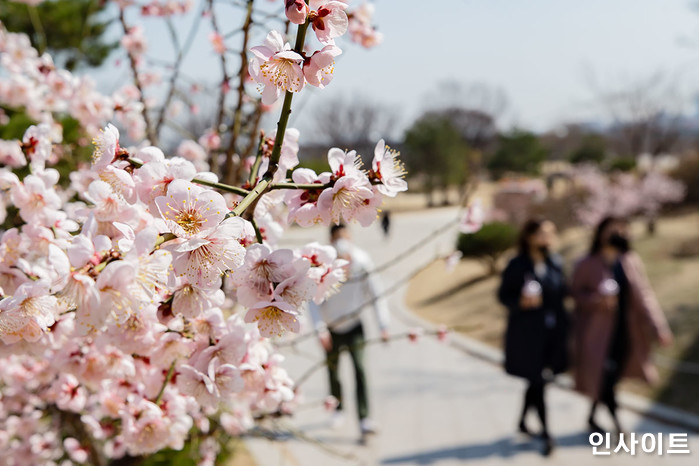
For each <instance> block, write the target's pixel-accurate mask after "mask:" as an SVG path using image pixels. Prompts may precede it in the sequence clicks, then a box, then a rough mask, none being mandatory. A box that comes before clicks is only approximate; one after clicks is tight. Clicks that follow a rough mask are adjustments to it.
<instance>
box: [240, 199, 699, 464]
mask: <svg viewBox="0 0 699 466" xmlns="http://www.w3.org/2000/svg"><path fill="white" fill-rule="evenodd" d="M455 215H456V211H455V210H454V209H435V210H430V211H426V212H417V213H406V214H400V215H398V214H396V215H394V216H393V219H392V220H393V222H392V231H391V237H390V238H389V239H384V238H383V234H382V232H381V230H380V228H379V226H378V225H373V226H372V227H370V228H367V229H361V228H353V229H352V232H353V235H354V238H355V242H356V243H357V244H359V245H360V246H361V247H362V248H364V249H366V250H367V251H369V252H370V253H371V254H372V256H373V257H374V260H375V262H376V264H377V265H380V264H382V263H384V262H385V261H387V260H389V259H391V258H392V257H394V256H395V255H396V254H398V253H399V252H401V251H404V250H405V249H407V248H410V247H411V246H413V245H415V244H416V243H417V242H418V241H419V240H421V239H422V238H424V237H426V236H428V235H429V233H430V232H431V231H433V230H435V229H436V228H438V227H440V226H442V225H444V224H446V223H447V222H449V221H450V220H452V219H454V217H455ZM454 237H455V228H452V229H451V230H450V231H447V232H446V233H444V234H442V235H440V236H439V237H438V238H436V239H435V240H433V241H430V242H429V243H428V244H425V245H424V246H422V247H421V248H419V249H416V250H415V252H414V253H413V254H411V255H410V256H409V257H407V258H406V259H405V260H403V261H401V262H399V263H397V264H395V265H394V266H392V267H390V268H387V269H386V270H384V271H382V273H381V276H382V279H383V282H384V288H391V287H392V286H393V285H394V284H396V283H400V282H401V280H402V279H403V277H406V276H408V275H409V274H410V273H411V272H412V271H414V270H416V269H418V268H420V267H421V266H423V265H425V264H427V263H429V262H431V261H432V260H433V259H434V258H435V257H436V255H438V254H445V253H448V252H450V251H451V250H452V249H453V244H454ZM313 240H317V241H321V242H326V241H327V232H326V230H325V229H320V228H313V229H293V230H291V231H290V232H289V235H288V238H287V239H286V241H287V242H288V244H293V245H296V244H302V243H305V242H307V241H313ZM404 291H405V288H404V287H402V288H400V289H398V290H397V291H396V292H394V293H392V294H391V295H390V298H389V304H390V307H391V311H392V315H393V319H392V327H391V332H392V333H396V334H397V333H404V332H406V331H407V330H408V329H410V328H411V327H413V326H414V325H415V324H416V322H417V321H416V318H415V317H413V316H412V315H411V314H410V313H409V312H408V311H407V310H406V309H405V307H404V305H403V294H404ZM467 305H468V303H464V306H467ZM364 321H365V323H366V324H367V325H366V327H367V329H368V334H369V337H370V338H371V337H372V336H376V334H377V331H376V323H375V321H374V319H373V316H372V315H366V316H365V318H364ZM308 329H309V325H308V324H307V323H306V327H305V329H304V330H302V332H303V331H307V330H308ZM450 339H451V344H450V343H443V342H439V341H437V340H436V338H434V337H424V338H421V339H420V340H419V341H418V342H417V343H411V342H408V341H406V340H400V341H393V342H391V343H389V344H388V345H383V344H378V345H372V346H370V347H368V348H367V353H366V357H367V366H368V367H367V370H368V378H369V383H370V392H371V410H372V417H373V418H374V419H375V420H376V421H377V423H378V424H379V426H380V433H379V434H378V435H376V436H374V437H373V439H372V440H371V441H370V442H369V443H368V444H367V445H360V444H359V443H358V438H359V428H358V423H357V421H356V419H355V418H356V415H355V411H354V403H353V401H354V400H353V397H352V396H351V395H353V394H354V387H353V386H352V385H353V384H352V381H353V377H352V372H351V361H350V360H349V356H348V355H346V354H345V355H343V358H342V359H341V362H340V365H341V372H342V377H343V380H344V381H345V382H344V385H343V388H344V390H345V391H346V392H345V393H346V395H345V398H346V405H347V406H346V413H347V414H348V422H346V424H345V426H344V427H343V428H341V429H338V430H331V429H330V428H329V426H328V419H329V416H328V413H327V411H325V410H324V409H323V407H322V401H323V400H324V398H325V397H326V395H327V381H326V373H325V371H324V369H321V370H319V371H317V372H315V373H314V374H313V375H312V376H311V377H310V378H309V379H308V380H307V381H305V383H304V384H303V385H302V395H303V400H302V401H301V405H300V406H299V409H298V412H297V413H296V414H295V415H294V417H293V418H290V419H283V420H280V421H278V423H277V426H276V427H277V428H278V429H279V432H280V434H282V435H280V437H281V439H280V440H277V441H269V440H266V439H262V438H250V439H248V440H247V441H246V444H247V446H248V448H249V449H250V451H251V452H252V454H253V456H254V457H255V458H256V460H257V462H258V465H260V466H297V465H301V466H334V465H444V466H447V465H461V464H489V465H490V464H523V465H525V464H556V465H566V466H567V465H574V464H580V465H587V464H592V463H596V462H607V463H605V464H609V462H613V463H614V464H620V465H624V464H632V462H633V464H635V465H646V464H672V465H675V464H697V459H696V458H697V457H698V456H699V452H695V451H694V450H697V449H699V436H697V435H691V434H690V439H689V446H690V450H692V453H691V454H689V455H663V456H657V454H647V453H643V452H641V451H640V448H639V451H638V452H637V453H636V455H635V456H633V457H632V456H631V455H630V454H628V453H624V454H616V455H615V454H612V455H611V456H607V457H600V456H593V455H592V452H591V447H590V445H589V444H588V436H587V433H586V432H585V431H584V430H583V429H584V426H585V419H586V415H587V409H588V403H587V401H586V400H585V399H584V398H582V397H581V396H579V395H577V394H576V393H573V392H571V391H570V390H565V389H561V388H557V387H550V388H549V389H548V392H547V399H548V406H549V423H550V430H551V432H552V434H553V435H554V436H555V438H556V442H557V449H556V450H555V452H554V454H553V455H552V456H551V457H550V458H546V459H544V458H542V457H541V456H540V454H539V450H540V448H541V445H540V443H538V442H537V441H535V440H534V441H532V440H527V439H526V438H523V437H521V436H519V435H518V434H516V433H515V426H516V420H517V417H518V414H519V411H520V408H521V397H522V393H523V387H524V384H523V383H522V382H521V381H520V380H519V379H516V378H512V377H508V376H507V375H505V374H504V373H503V371H502V369H501V368H500V367H498V366H497V365H494V364H493V363H492V362H487V361H485V360H483V359H481V358H478V357H474V356H473V355H472V354H470V353H469V352H468V351H464V350H463V348H462V347H463V346H464V345H466V346H468V347H473V345H474V343H473V342H472V341H469V340H468V339H465V338H462V337H460V336H458V335H453V336H450ZM459 342H462V343H464V345H460V344H457V343H459ZM475 345H477V343H475ZM485 351H488V350H485ZM491 351H492V350H491ZM283 353H284V354H285V355H286V357H287V360H286V361H285V367H287V368H288V370H289V371H290V373H291V374H292V376H293V377H295V378H297V377H299V376H300V375H301V374H303V373H305V372H306V371H307V370H308V368H309V367H311V366H312V365H313V364H315V363H317V361H319V360H321V358H322V351H321V349H320V346H319V345H318V343H317V341H315V339H307V340H305V341H303V342H302V343H300V344H298V345H297V346H295V347H293V348H290V347H289V348H285V349H284V351H283ZM532 416H533V413H532ZM621 419H622V421H623V422H624V425H625V426H627V427H626V428H627V429H629V430H631V431H633V432H637V433H645V432H652V433H659V432H662V433H664V434H666V435H667V434H668V433H670V432H685V431H683V429H682V428H679V427H673V426H669V425H665V424H661V423H658V422H655V421H652V420H650V419H647V418H644V417H642V416H639V415H637V414H635V413H633V412H630V411H626V410H623V411H622V412H621ZM602 420H603V421H606V419H604V418H602ZM535 422H536V419H535V418H534V417H532V418H531V419H530V425H531V426H536V425H537V424H535ZM290 431H294V432H296V434H297V435H295V436H291V435H290V436H284V435H283V433H284V432H290ZM299 437H303V438H302V439H301V438H299Z"/></svg>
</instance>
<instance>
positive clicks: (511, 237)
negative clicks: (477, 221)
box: [456, 222, 517, 274]
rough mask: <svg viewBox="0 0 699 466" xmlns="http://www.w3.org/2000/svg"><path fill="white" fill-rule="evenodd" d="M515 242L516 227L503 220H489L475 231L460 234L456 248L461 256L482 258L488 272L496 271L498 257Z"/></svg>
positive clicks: (493, 272)
mask: <svg viewBox="0 0 699 466" xmlns="http://www.w3.org/2000/svg"><path fill="white" fill-rule="evenodd" d="M516 242H517V229H516V228H515V227H514V226H512V225H510V224H509V223H505V222H491V223H486V224H485V225H483V228H481V229H480V230H478V231H477V232H475V233H468V234H464V233H462V234H460V235H459V238H458V240H457V243H456V248H457V249H458V250H459V251H461V254H463V257H470V258H474V259H479V260H482V261H483V262H485V263H486V265H487V266H488V272H489V273H490V274H495V273H497V271H498V269H497V263H498V259H499V258H500V256H502V254H503V253H504V252H506V251H507V250H508V249H510V248H512V247H513V246H514V245H515V244H516Z"/></svg>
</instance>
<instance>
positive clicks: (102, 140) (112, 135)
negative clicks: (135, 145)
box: [92, 123, 119, 170]
mask: <svg viewBox="0 0 699 466" xmlns="http://www.w3.org/2000/svg"><path fill="white" fill-rule="evenodd" d="M93 143H94V144H95V150H94V152H93V153H92V163H93V164H94V167H95V168H96V169H98V170H99V169H102V168H104V167H106V166H107V165H109V164H110V163H112V161H113V160H114V158H115V157H116V155H117V152H118V151H119V130H118V129H116V127H115V126H114V125H112V124H111V123H110V124H109V125H107V127H106V128H104V129H103V130H102V131H101V132H100V134H99V135H97V136H95V138H94V139H93Z"/></svg>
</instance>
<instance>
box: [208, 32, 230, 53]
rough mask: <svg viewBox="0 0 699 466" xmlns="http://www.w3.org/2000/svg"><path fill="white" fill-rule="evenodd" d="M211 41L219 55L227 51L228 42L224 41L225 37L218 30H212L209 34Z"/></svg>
mask: <svg viewBox="0 0 699 466" xmlns="http://www.w3.org/2000/svg"><path fill="white" fill-rule="evenodd" d="M209 42H211V46H212V47H213V48H214V52H216V53H218V54H219V55H223V54H224V53H226V44H225V43H224V42H223V37H222V36H221V34H218V33H216V32H212V33H210V34H209Z"/></svg>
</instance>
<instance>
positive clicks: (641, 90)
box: [589, 73, 685, 158]
mask: <svg viewBox="0 0 699 466" xmlns="http://www.w3.org/2000/svg"><path fill="white" fill-rule="evenodd" d="M589 81H590V84H591V86H592V88H593V91H594V92H595V93H596V95H597V99H598V100H599V102H600V105H601V106H602V107H603V109H604V110H605V111H606V112H607V113H608V114H609V116H610V117H611V119H612V125H611V126H610V128H609V131H608V133H609V137H610V139H611V141H612V142H613V143H614V145H615V146H616V147H615V152H616V153H618V154H620V155H625V156H629V157H634V158H636V157H638V156H640V155H642V154H650V155H652V156H656V155H660V154H666V153H668V152H671V151H673V150H674V149H675V148H677V147H678V145H679V144H680V143H681V142H682V136H683V127H682V126H683V122H682V108H683V105H684V103H685V102H684V99H683V98H682V96H681V95H679V92H678V90H679V89H680V86H678V85H677V82H676V81H675V80H673V79H667V78H666V76H664V75H663V74H662V73H654V74H652V75H650V76H647V77H642V78H636V79H635V80H634V81H631V82H625V83H623V84H620V85H618V86H604V85H599V83H597V82H596V80H595V78H594V76H590V77H589Z"/></svg>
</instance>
